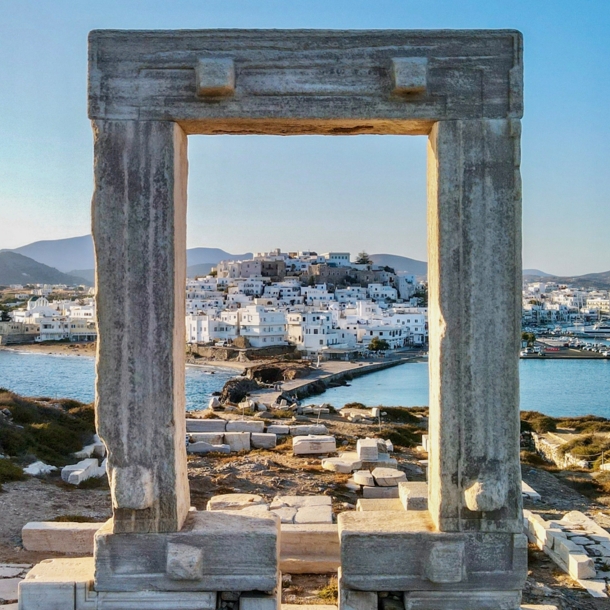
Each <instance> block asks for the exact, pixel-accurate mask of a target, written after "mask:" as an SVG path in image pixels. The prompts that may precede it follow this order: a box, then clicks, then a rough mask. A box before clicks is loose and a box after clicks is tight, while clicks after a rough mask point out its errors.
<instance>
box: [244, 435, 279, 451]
mask: <svg viewBox="0 0 610 610" xmlns="http://www.w3.org/2000/svg"><path fill="white" fill-rule="evenodd" d="M250 442H251V443H252V446H253V447H256V448H257V449H273V448H274V447H275V445H276V444H277V436H276V435H275V434H270V433H268V432H267V433H265V432H252V434H251V435H250Z"/></svg>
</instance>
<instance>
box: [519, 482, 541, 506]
mask: <svg viewBox="0 0 610 610" xmlns="http://www.w3.org/2000/svg"><path fill="white" fill-rule="evenodd" d="M521 495H522V496H523V498H524V499H527V500H530V502H540V500H541V499H542V498H541V497H540V494H539V493H538V492H537V491H536V490H535V489H534V488H532V487H530V486H529V485H528V484H527V483H526V482H525V481H521Z"/></svg>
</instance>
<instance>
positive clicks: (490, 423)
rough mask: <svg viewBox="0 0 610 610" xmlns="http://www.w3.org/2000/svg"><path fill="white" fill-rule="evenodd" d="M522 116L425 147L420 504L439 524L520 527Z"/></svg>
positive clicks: (436, 134) (438, 129)
mask: <svg viewBox="0 0 610 610" xmlns="http://www.w3.org/2000/svg"><path fill="white" fill-rule="evenodd" d="M519 157H520V122H519V121H518V120H514V119H480V120H464V121H460V120H458V121H443V122H439V123H436V124H435V126H434V127H433V129H432V132H431V133H430V137H429V144H428V261H429V263H428V287H429V326H430V331H429V334H430V352H429V362H430V430H429V435H430V451H429V453H430V460H429V510H430V516H431V518H432V521H433V523H434V524H435V526H436V527H437V529H438V530H439V531H441V532H465V531H487V532H507V533H508V532H512V533H519V532H522V504H521V471H520V462H519V431H520V422H519V370H518V366H519V359H518V358H519V345H520V332H521V330H520V329H521V275H522V271H521V180H520V173H519V163H520V159H519Z"/></svg>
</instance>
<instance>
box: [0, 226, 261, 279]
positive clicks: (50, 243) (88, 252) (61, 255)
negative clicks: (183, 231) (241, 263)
mask: <svg viewBox="0 0 610 610" xmlns="http://www.w3.org/2000/svg"><path fill="white" fill-rule="evenodd" d="M0 252H16V253H18V254H22V255H23V256H27V257H29V258H32V259H34V260H35V261H38V262H39V263H42V264H43V265H48V266H49V267H55V268H56V269H59V270H60V271H63V272H65V273H67V272H70V273H72V270H73V269H79V270H80V271H78V272H74V273H73V275H80V276H82V277H85V278H87V279H90V281H93V279H92V274H93V268H94V267H95V258H94V255H93V238H92V237H91V235H83V236H81V237H69V238H67V239H52V240H46V241H36V242H34V243H31V244H27V245H26V246H21V247H20V248H15V249H13V250H1V251H0ZM250 258H252V253H251V252H248V253H246V254H231V253H229V252H225V251H224V250H221V249H220V248H191V249H190V250H187V265H188V266H189V267H191V266H193V265H201V264H203V263H205V264H208V265H217V264H218V263H219V262H220V261H223V260H246V259H250ZM197 273H200V272H199V271H198V272H197Z"/></svg>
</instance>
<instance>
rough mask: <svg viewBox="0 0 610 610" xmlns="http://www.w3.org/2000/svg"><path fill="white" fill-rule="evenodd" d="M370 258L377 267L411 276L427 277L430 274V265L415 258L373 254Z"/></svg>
mask: <svg viewBox="0 0 610 610" xmlns="http://www.w3.org/2000/svg"><path fill="white" fill-rule="evenodd" d="M370 258H371V260H372V261H373V262H374V263H375V264H376V265H381V266H383V267H392V269H394V271H396V272H399V271H402V272H403V273H408V274H411V275H426V274H427V273H428V263H426V262H424V261H418V260H415V259H414V258H407V257H406V256H397V255H396V254H371V256H370Z"/></svg>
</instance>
